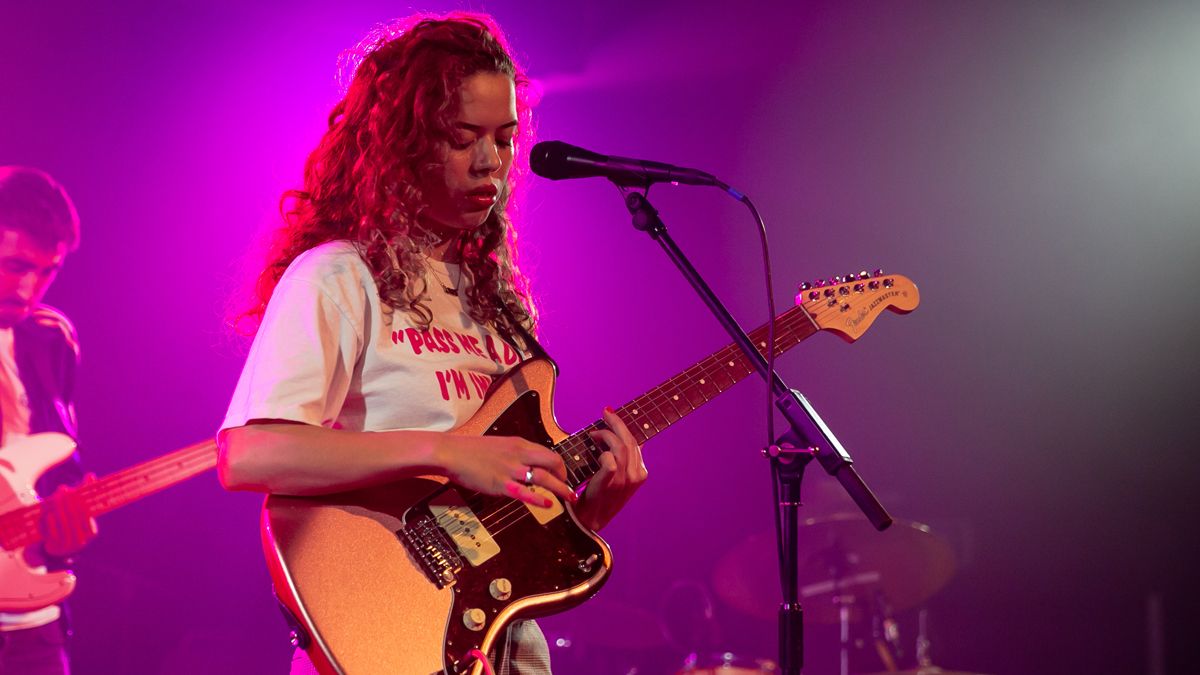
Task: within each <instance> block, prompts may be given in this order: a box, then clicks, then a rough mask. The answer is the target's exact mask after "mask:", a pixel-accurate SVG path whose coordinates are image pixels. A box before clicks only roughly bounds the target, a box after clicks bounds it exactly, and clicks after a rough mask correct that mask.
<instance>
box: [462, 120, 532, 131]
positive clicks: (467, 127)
mask: <svg viewBox="0 0 1200 675" xmlns="http://www.w3.org/2000/svg"><path fill="white" fill-rule="evenodd" d="M515 126H517V120H513V121H511V122H509V123H507V124H502V125H500V126H499V127H496V131H504V130H505V129H508V128H510V127H515ZM454 128H456V129H464V130H466V131H475V132H479V131H483V130H484V127H483V126H482V125H479V124H470V123H469V122H455V123H454Z"/></svg>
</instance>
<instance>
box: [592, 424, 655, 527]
mask: <svg viewBox="0 0 1200 675" xmlns="http://www.w3.org/2000/svg"><path fill="white" fill-rule="evenodd" d="M603 417H604V423H605V424H606V425H608V428H607V429H599V430H596V431H593V432H591V436H592V439H593V440H595V441H596V442H597V443H599V444H600V445H601V446H603V447H606V448H607V449H608V450H607V451H606V452H603V453H601V454H600V470H599V471H597V472H596V475H594V476H592V479H591V481H590V482H589V483H588V486H587V490H586V491H584V493H583V499H581V500H580V501H579V504H578V506H576V507H575V514H576V516H578V518H579V520H580V522H582V523H583V524H584V525H585V526H587V527H588V528H590V529H591V530H593V531H596V530H599V529H600V528H602V527H604V526H605V525H607V524H608V523H609V521H611V520H612V519H613V516H615V515H617V512H618V511H620V510H621V508H622V507H624V506H625V502H628V501H629V498H630V497H632V496H633V493H634V492H637V489H638V488H639V487H641V486H642V483H644V482H646V465H645V463H643V462H642V449H641V448H640V447H638V444H637V441H635V440H633V434H632V433H630V431H629V427H627V426H625V423H624V422H622V421H621V418H620V417H617V414H616V413H615V412H613V411H612V409H611V408H605V409H604V416H603Z"/></svg>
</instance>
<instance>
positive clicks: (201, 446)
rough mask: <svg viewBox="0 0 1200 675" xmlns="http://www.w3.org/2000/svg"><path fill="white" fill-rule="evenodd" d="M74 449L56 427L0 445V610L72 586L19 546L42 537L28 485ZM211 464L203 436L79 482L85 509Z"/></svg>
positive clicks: (30, 604) (59, 596)
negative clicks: (29, 559) (31, 559)
mask: <svg viewBox="0 0 1200 675" xmlns="http://www.w3.org/2000/svg"><path fill="white" fill-rule="evenodd" d="M73 452H75V441H74V439H72V438H71V437H70V436H67V435H66V434H60V433H53V432H49V433H40V434H32V435H30V436H26V437H24V438H21V439H19V440H17V441H14V442H13V443H10V444H8V445H6V446H4V447H3V448H0V612H31V611H33V610H36V609H41V608H42V607H48V606H50V605H53V604H57V603H59V602H61V601H62V600H63V599H64V598H66V597H67V596H68V595H70V594H71V591H73V590H75V575H74V574H71V573H70V572H68V571H61V572H39V571H36V570H35V569H34V568H31V567H30V566H29V564H28V563H27V562H26V561H25V548H26V547H27V546H30V545H32V544H36V543H38V542H40V541H41V540H42V532H41V529H40V528H39V524H40V523H41V519H42V505H41V503H40V502H39V499H38V494H37V491H36V490H35V489H34V485H36V484H37V481H38V478H40V477H41V475H42V474H43V473H45V472H46V471H47V470H48V469H50V468H51V467H53V466H54V465H56V464H58V463H60V462H62V461H64V460H66V459H67V458H68V457H70V456H71V453H73ZM216 464H217V446H216V443H215V442H214V441H203V442H200V443H196V444H194V445H189V446H188V447H186V448H182V449H180V450H176V451H175V452H172V453H170V454H167V455H164V456H162V457H159V458H157V459H152V460H149V461H147V462H143V463H141V464H138V465H136V466H133V467H130V468H128V469H124V470H122V471H118V472H116V473H113V474H109V475H108V476H105V477H103V478H98V479H96V480H95V481H92V482H90V483H85V484H84V485H81V486H80V487H79V488H78V490H79V496H80V497H81V498H82V500H83V504H84V505H85V507H86V508H87V511H88V513H90V514H92V515H93V516H98V515H101V514H104V513H108V512H109V511H112V510H113V509H116V508H119V507H122V506H124V505H126V504H129V503H130V502H133V501H136V500H138V499H141V498H142V497H145V496H147V495H151V494H154V493H155V492H158V491H159V490H164V489H166V488H168V487H170V486H172V485H175V484H176V483H179V482H181V481H183V480H186V479H188V478H191V477H192V476H195V475H196V474H198V473H202V472H204V471H207V470H209V469H211V468H213V467H214V466H216Z"/></svg>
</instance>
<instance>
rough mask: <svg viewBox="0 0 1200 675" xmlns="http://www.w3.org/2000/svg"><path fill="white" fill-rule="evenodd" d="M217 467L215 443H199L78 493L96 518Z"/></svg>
mask: <svg viewBox="0 0 1200 675" xmlns="http://www.w3.org/2000/svg"><path fill="white" fill-rule="evenodd" d="M216 465H217V444H216V442H215V441H211V440H209V441H201V442H199V443H196V444H194V445H189V446H188V447H186V448H181V449H179V450H176V451H175V452H172V453H168V454H166V455H163V456H162V457H157V458H155V459H152V460H149V461H146V462H142V463H141V464H137V465H135V466H131V467H129V468H128V469H122V470H121V471H117V472H116V473H112V474H109V475H107V476H105V477H103V478H101V479H99V480H97V481H95V482H94V483H90V484H88V485H85V486H83V487H81V488H80V490H79V493H80V496H81V497H82V498H83V500H84V503H85V504H86V505H87V509H88V511H89V512H90V513H91V514H92V515H96V516H98V515H100V514H102V513H108V512H109V511H112V510H115V509H118V508H121V507H122V506H125V505H126V504H129V503H130V502H135V501H137V500H139V499H141V498H142V497H146V496H149V495H152V494H154V493H155V492H158V491H159V490H165V489H166V488H169V487H171V486H172V485H175V484H176V483H180V482H183V481H185V480H187V479H188V478H191V477H192V476H195V475H196V474H199V473H203V472H205V471H208V470H209V469H211V468H213V467H214V466H216Z"/></svg>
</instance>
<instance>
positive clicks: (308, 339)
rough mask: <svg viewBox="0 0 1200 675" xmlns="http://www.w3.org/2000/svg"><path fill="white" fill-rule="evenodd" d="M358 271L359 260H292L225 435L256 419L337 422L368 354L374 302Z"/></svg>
mask: <svg viewBox="0 0 1200 675" xmlns="http://www.w3.org/2000/svg"><path fill="white" fill-rule="evenodd" d="M310 253H311V252H310ZM356 272H357V270H356V269H354V266H353V261H350V262H347V261H344V260H343V261H342V263H340V264H337V263H336V262H335V264H329V263H328V262H325V263H314V261H312V260H300V259H297V261H296V262H295V263H293V266H292V268H289V269H288V272H287V273H285V274H284V276H283V278H282V279H280V281H279V284H278V285H277V286H276V287H275V290H274V293H273V294H272V296H271V301H270V303H268V305H267V311H266V313H265V314H264V316H263V321H262V324H261V325H260V326H259V329H258V333H257V334H256V335H255V338H254V342H253V344H252V345H251V347H250V353H249V355H248V356H247V359H246V365H245V366H244V367H243V369H242V374H241V377H240V378H239V379H238V384H237V387H236V389H235V390H234V394H233V398H232V401H231V402H230V405H229V411H228V412H227V414H226V416H225V421H224V422H223V423H222V425H221V429H222V430H225V429H229V428H233V427H238V426H243V425H245V424H247V423H248V422H251V421H253V420H256V419H278V420H289V421H294V422H302V423H305V424H312V425H317V426H331V425H332V424H333V423H334V421H335V420H336V419H337V418H338V414H339V413H340V411H341V409H342V406H343V404H344V403H345V401H346V395H347V392H348V391H349V388H350V385H351V380H352V378H353V377H354V373H355V368H356V363H357V361H358V359H359V358H360V355H361V354H362V350H363V317H364V315H365V312H366V311H367V309H366V305H367V300H366V297H365V291H364V289H363V286H362V283H361V279H360V275H359V274H357V273H356Z"/></svg>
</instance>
